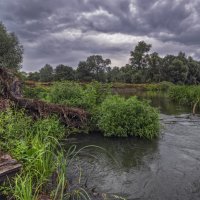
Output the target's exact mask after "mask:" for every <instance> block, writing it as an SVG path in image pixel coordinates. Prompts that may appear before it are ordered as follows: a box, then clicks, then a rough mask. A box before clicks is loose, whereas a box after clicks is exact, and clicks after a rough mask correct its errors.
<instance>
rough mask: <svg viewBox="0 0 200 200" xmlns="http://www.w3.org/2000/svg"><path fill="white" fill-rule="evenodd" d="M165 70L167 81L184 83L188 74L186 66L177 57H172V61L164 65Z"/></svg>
mask: <svg viewBox="0 0 200 200" xmlns="http://www.w3.org/2000/svg"><path fill="white" fill-rule="evenodd" d="M164 67H165V68H166V72H167V79H168V80H167V81H170V82H173V83H185V82H186V79H187V74H188V66H187V65H185V64H184V63H183V61H181V60H180V59H178V58H175V59H173V61H172V62H171V63H170V64H169V65H168V66H164Z"/></svg>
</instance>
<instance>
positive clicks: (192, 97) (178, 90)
mask: <svg viewBox="0 0 200 200" xmlns="http://www.w3.org/2000/svg"><path fill="white" fill-rule="evenodd" d="M168 94H169V98H170V99H171V100H173V101H175V102H178V103H179V104H181V105H188V106H191V107H192V110H193V114H195V112H196V108H197V107H199V106H200V86H173V87H171V88H170V89H169V92H168Z"/></svg>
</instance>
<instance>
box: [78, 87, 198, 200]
mask: <svg viewBox="0 0 200 200" xmlns="http://www.w3.org/2000/svg"><path fill="white" fill-rule="evenodd" d="M118 92H119V91H118ZM134 94H137V95H138V96H139V98H142V99H148V100H151V105H152V106H154V107H156V108H158V109H159V110H160V112H161V114H160V122H161V125H162V129H161V134H160V137H159V138H158V139H155V140H153V141H147V140H141V139H137V138H134V137H132V138H131V137H130V138H120V139H119V138H105V137H102V135H101V134H98V133H94V134H91V135H88V136H85V135H82V136H81V135H79V136H78V137H77V138H76V140H75V142H74V143H76V144H77V145H78V146H79V147H82V146H86V145H97V146H101V147H103V148H105V149H106V152H104V151H102V150H98V149H96V148H90V149H88V150H87V151H84V152H83V153H82V155H81V156H80V158H79V161H77V162H76V166H77V168H78V169H81V173H82V175H81V176H82V181H83V182H85V185H86V186H87V187H88V188H93V190H95V191H100V192H106V193H110V194H117V195H121V196H124V197H126V198H127V199H130V200H134V199H137V200H173V199H175V200H199V199H200V118H199V117H198V116H196V117H194V116H191V115H190V111H191V108H186V107H183V106H180V105H178V104H174V103H173V102H170V101H169V99H168V98H167V97H166V96H165V95H163V94H156V93H154V94H153V93H152V94H149V93H144V92H142V93H138V92H137V93H135V91H132V92H130V90H129V92H128V93H127V92H126V93H125V94H124V91H123V95H128V96H131V95H134ZM111 155H112V156H111Z"/></svg>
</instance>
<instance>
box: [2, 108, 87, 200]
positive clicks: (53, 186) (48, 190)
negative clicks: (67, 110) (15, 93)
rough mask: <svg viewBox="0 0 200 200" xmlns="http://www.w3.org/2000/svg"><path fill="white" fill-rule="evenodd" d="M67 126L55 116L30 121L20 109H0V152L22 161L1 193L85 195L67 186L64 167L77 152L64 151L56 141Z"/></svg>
mask: <svg viewBox="0 0 200 200" xmlns="http://www.w3.org/2000/svg"><path fill="white" fill-rule="evenodd" d="M67 134H68V133H67V129H66V127H64V126H63V125H61V124H60V122H59V120H58V119H57V118H56V117H50V118H47V119H38V120H36V121H33V120H32V118H31V117H29V116H27V115H26V114H25V113H24V111H22V110H7V111H4V112H1V113H0V152H1V151H4V152H8V153H9V154H11V155H12V157H14V158H15V159H17V160H18V161H19V162H21V163H22V164H23V169H22V171H21V172H20V174H18V175H17V176H16V177H15V178H14V179H10V180H9V182H8V183H7V184H6V185H4V186H2V187H1V193H4V194H6V195H7V196H10V198H14V199H18V200H39V199H40V197H41V196H42V195H46V196H49V197H51V199H52V200H60V199H64V196H65V198H66V199H70V198H75V199H78V197H80V196H84V197H85V199H88V198H86V197H87V193H86V192H85V191H84V190H83V189H81V188H79V189H78V188H76V190H74V191H72V190H71V189H70V190H69V183H68V179H67V168H68V164H69V162H71V159H72V158H73V156H74V154H76V152H73V153H72V152H70V151H69V152H68V153H64V151H63V149H62V147H61V146H60V143H59V141H60V140H61V139H62V138H63V137H64V136H65V137H66V136H67Z"/></svg>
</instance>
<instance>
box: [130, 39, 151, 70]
mask: <svg viewBox="0 0 200 200" xmlns="http://www.w3.org/2000/svg"><path fill="white" fill-rule="evenodd" d="M150 49H151V44H147V43H146V42H144V41H140V42H139V43H138V44H137V45H136V47H135V49H134V51H131V53H130V54H131V57H130V62H131V66H132V68H136V69H138V70H140V69H145V68H146V67H147V66H148V57H149V56H148V54H147V53H148V52H149V51H150Z"/></svg>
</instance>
